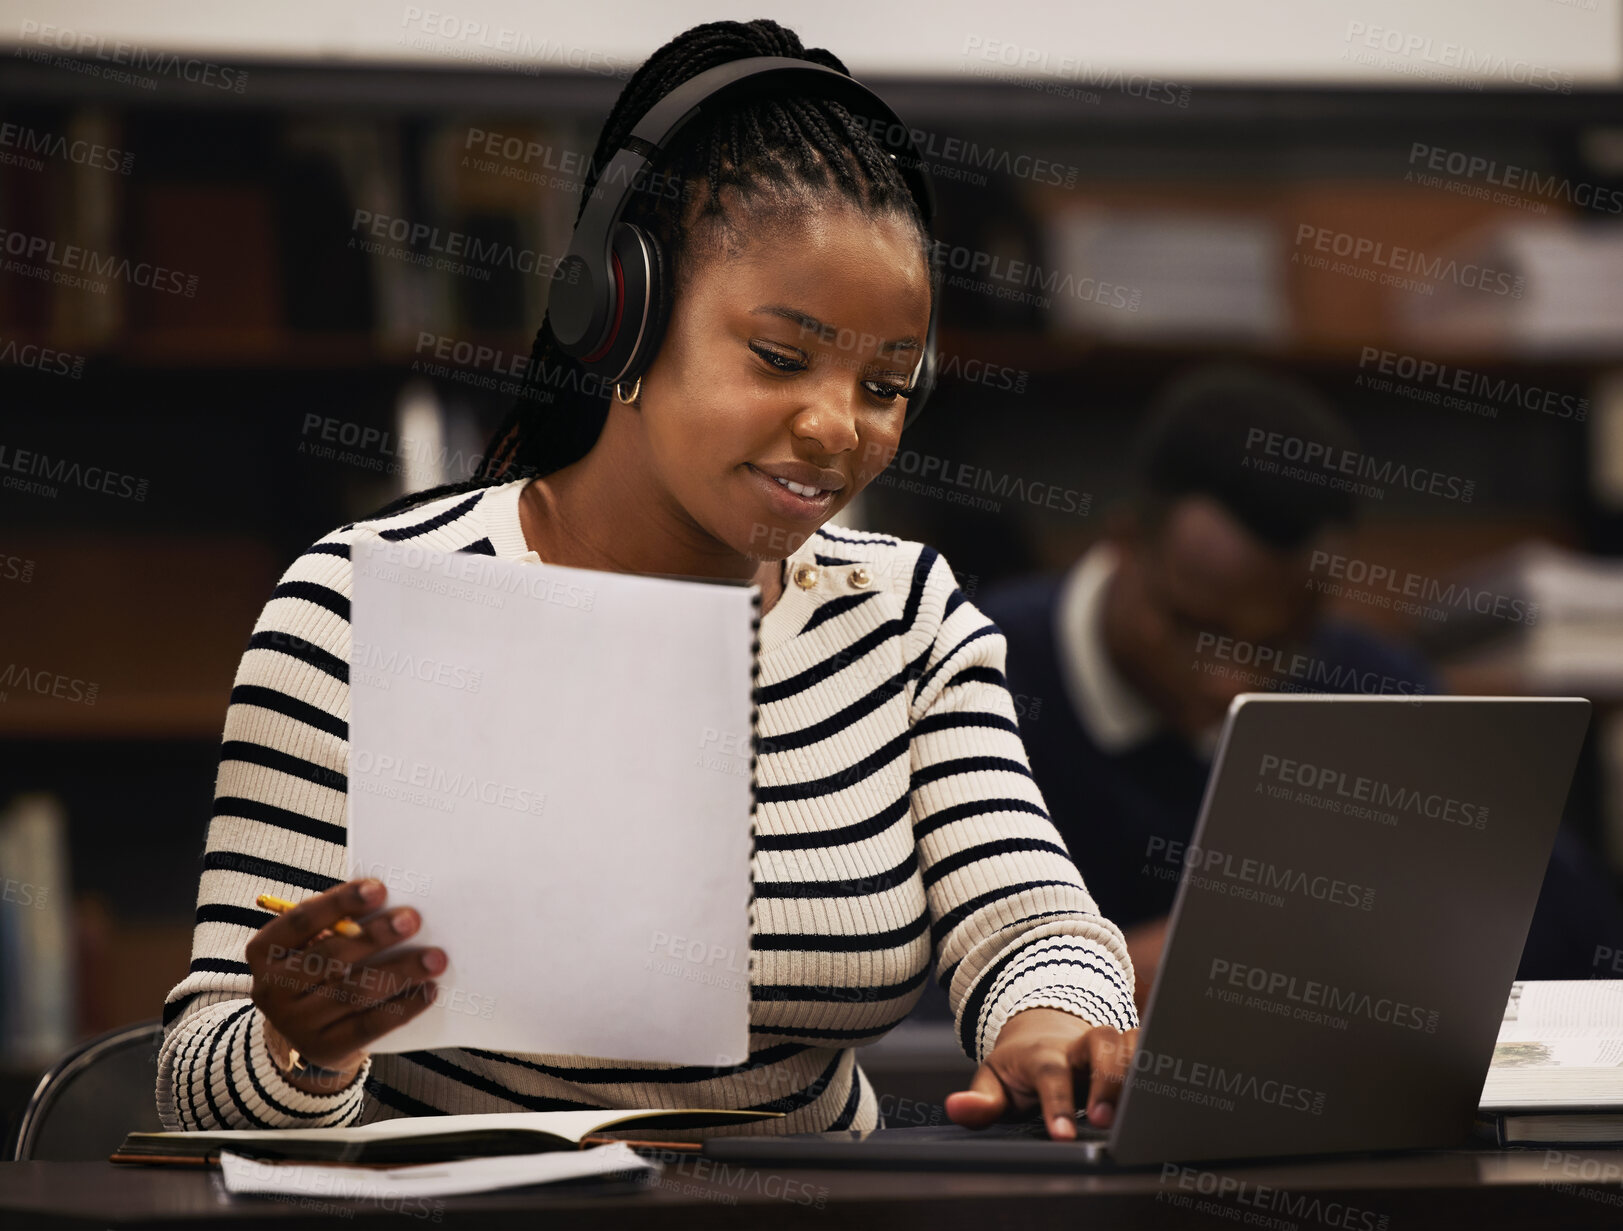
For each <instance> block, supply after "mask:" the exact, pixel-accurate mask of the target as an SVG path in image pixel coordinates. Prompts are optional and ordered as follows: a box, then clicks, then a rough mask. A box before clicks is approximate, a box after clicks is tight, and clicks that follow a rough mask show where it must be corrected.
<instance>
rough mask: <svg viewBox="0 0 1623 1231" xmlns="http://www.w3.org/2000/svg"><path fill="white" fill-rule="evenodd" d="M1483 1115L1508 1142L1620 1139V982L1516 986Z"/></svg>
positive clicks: (1622, 1071)
mask: <svg viewBox="0 0 1623 1231" xmlns="http://www.w3.org/2000/svg"><path fill="white" fill-rule="evenodd" d="M1481 1110H1482V1112H1483V1113H1484V1114H1486V1115H1492V1116H1496V1117H1497V1122H1498V1130H1499V1137H1500V1141H1501V1142H1502V1143H1506V1144H1508V1143H1511V1142H1533V1141H1551V1142H1559V1141H1590V1142H1595V1141H1623V979H1569V980H1560V981H1540V982H1528V983H1516V984H1512V986H1511V989H1510V999H1509V1001H1508V1002H1507V1003H1506V1005H1505V1018H1504V1021H1503V1023H1502V1024H1501V1025H1500V1027H1499V1041H1498V1043H1497V1044H1496V1045H1495V1046H1494V1049H1493V1063H1492V1065H1491V1066H1490V1067H1489V1069H1488V1079H1487V1082H1486V1084H1484V1086H1483V1087H1482V1101H1481Z"/></svg>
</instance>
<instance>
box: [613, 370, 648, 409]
mask: <svg viewBox="0 0 1623 1231" xmlns="http://www.w3.org/2000/svg"><path fill="white" fill-rule="evenodd" d="M624 387H625V382H624V381H619V382H617V383H616V384H615V386H614V400H615V401H616V402H619V403H620V405H622V406H630V405H631V404H632V403H633V402H635V401H636V400H637V399H638V398H639V397H641V396H642V377H640V376H639V377H637V380H636V383H635V384H633V385H632V386H631V396H630V397H627V396H626V395H625V392H624Z"/></svg>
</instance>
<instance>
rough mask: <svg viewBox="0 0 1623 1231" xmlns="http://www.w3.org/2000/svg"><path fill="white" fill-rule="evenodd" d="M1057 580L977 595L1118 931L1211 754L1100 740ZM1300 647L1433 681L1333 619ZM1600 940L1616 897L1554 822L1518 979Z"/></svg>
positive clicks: (1619, 934)
mask: <svg viewBox="0 0 1623 1231" xmlns="http://www.w3.org/2000/svg"><path fill="white" fill-rule="evenodd" d="M1064 580H1065V578H1064V576H1063V575H1048V576H1042V577H1033V578H1027V579H1023V580H1021V581H1017V582H1012V583H1008V584H1005V585H1003V586H999V587H996V588H994V589H993V590H991V591H990V592H988V593H987V594H985V595H983V596H981V597H979V598H977V600H976V605H977V606H978V607H979V608H980V609H981V610H982V611H983V612H985V613H986V614H987V615H988V616H990V617H991V618H992V620H994V621H995V622H996V623H997V625H998V626H999V627H1000V628H1001V629H1002V630H1003V633H1004V635H1005V636H1006V637H1007V639H1008V662H1007V673H1008V681H1009V690H1010V691H1011V692H1012V693H1014V694H1015V696H1016V698H1017V706H1016V708H1017V710H1019V711H1020V733H1021V736H1022V737H1023V738H1024V740H1025V745H1026V751H1027V753H1028V754H1029V756H1030V759H1031V768H1032V772H1033V773H1034V774H1035V775H1036V779H1037V785H1038V787H1039V788H1040V789H1041V791H1042V794H1043V798H1044V800H1045V801H1046V802H1047V804H1048V809H1049V813H1050V814H1051V815H1052V816H1053V818H1054V823H1055V825H1056V826H1058V828H1059V831H1060V833H1061V835H1062V836H1063V837H1064V839H1065V844H1066V846H1067V847H1068V848H1069V849H1070V851H1071V855H1072V858H1074V859H1075V861H1076V863H1077V865H1078V867H1079V869H1080V870H1081V872H1082V876H1083V879H1084V880H1085V881H1086V883H1087V886H1088V889H1089V891H1090V892H1091V893H1092V894H1093V897H1094V900H1095V901H1096V902H1097V903H1098V904H1099V909H1100V911H1101V912H1103V914H1104V915H1105V917H1106V918H1108V919H1110V920H1111V921H1112V922H1113V923H1115V924H1117V925H1118V926H1119V927H1122V928H1124V929H1125V928H1129V927H1132V926H1133V925H1134V924H1137V923H1143V922H1146V921H1149V920H1152V919H1157V918H1160V917H1161V916H1163V915H1165V914H1167V913H1168V912H1169V911H1170V910H1171V909H1172V900H1173V897H1174V896H1175V894H1176V892H1177V883H1178V882H1177V872H1178V865H1177V864H1176V862H1171V861H1169V860H1168V858H1167V854H1166V852H1167V851H1168V844H1169V843H1174V842H1177V843H1186V842H1188V841H1189V839H1190V837H1191V836H1192V834H1193V832H1194V827H1195V819H1196V815H1197V814H1198V812H1199V810H1200V800H1201V796H1202V794H1203V792H1204V791H1205V787H1206V776H1207V771H1208V770H1209V768H1210V765H1209V763H1208V762H1207V761H1206V760H1204V759H1203V758H1202V757H1201V756H1200V754H1199V753H1197V752H1196V751H1195V750H1194V749H1193V748H1192V747H1191V746H1190V745H1189V743H1188V742H1187V741H1185V740H1184V739H1183V738H1182V737H1180V736H1178V735H1176V734H1173V733H1171V732H1170V731H1161V732H1157V733H1156V734H1154V735H1152V736H1151V737H1150V738H1148V739H1146V740H1144V741H1142V742H1139V743H1136V744H1134V745H1132V746H1130V747H1128V748H1127V749H1125V750H1124V751H1122V752H1119V753H1112V752H1107V751H1105V750H1103V749H1101V748H1100V747H1099V745H1098V744H1097V743H1096V742H1095V741H1094V739H1093V738H1092V737H1091V736H1090V735H1089V734H1088V732H1087V730H1086V729H1085V728H1084V727H1083V725H1082V722H1081V720H1080V718H1079V717H1078V714H1077V711H1076V708H1075V705H1074V703H1073V701H1072V698H1071V696H1070V694H1069V692H1068V690H1067V688H1066V683H1065V679H1066V677H1065V670H1064V668H1063V665H1062V663H1061V659H1060V655H1061V654H1062V652H1063V651H1062V649H1061V646H1060V643H1059V641H1058V640H1057V637H1056V627H1055V625H1056V620H1055V615H1056V607H1057V605H1058V602H1059V598H1060V593H1061V589H1062V586H1063V583H1064ZM1311 652H1312V653H1313V655H1314V656H1315V657H1316V658H1317V659H1319V660H1321V661H1322V662H1324V663H1325V664H1327V665H1328V666H1330V667H1331V668H1332V669H1334V668H1341V667H1345V668H1348V669H1349V670H1347V671H1346V672H1339V671H1335V670H1332V672H1331V673H1332V674H1337V675H1354V673H1356V677H1358V678H1367V673H1369V672H1375V673H1377V674H1380V675H1385V676H1388V677H1390V678H1392V679H1394V680H1403V681H1409V682H1410V683H1412V684H1414V685H1417V686H1419V688H1418V690H1420V691H1424V692H1426V693H1436V692H1438V691H1441V690H1440V688H1439V687H1438V685H1437V680H1436V678H1435V676H1434V675H1433V674H1432V672H1431V671H1430V670H1429V669H1428V668H1427V667H1426V665H1425V664H1424V663H1423V662H1422V661H1421V660H1420V659H1419V658H1417V657H1416V656H1415V655H1413V654H1411V653H1409V652H1407V651H1405V650H1402V649H1400V648H1398V647H1396V646H1393V645H1391V644H1389V643H1387V642H1385V641H1382V640H1381V639H1379V638H1377V637H1375V636H1373V635H1372V634H1370V633H1368V632H1365V631H1362V630H1360V629H1357V628H1355V627H1353V626H1351V625H1348V624H1345V623H1339V622H1333V621H1326V622H1324V623H1323V624H1321V626H1320V628H1319V630H1318V633H1317V635H1316V637H1315V639H1314V642H1313V645H1312V650H1311ZM1326 691H1335V690H1334V689H1326ZM1173 849H1174V850H1180V849H1181V848H1173ZM1600 945H1605V946H1610V947H1611V948H1612V949H1613V950H1617V949H1619V948H1623V905H1620V903H1619V901H1618V897H1617V893H1616V890H1615V888H1614V886H1613V885H1612V884H1611V881H1610V877H1609V876H1608V875H1607V874H1606V873H1605V871H1604V870H1603V868H1602V867H1601V864H1600V861H1599V859H1598V858H1597V857H1596V856H1595V855H1594V854H1593V853H1592V852H1590V851H1589V850H1588V849H1587V848H1586V847H1585V846H1584V844H1583V842H1582V841H1581V840H1580V839H1579V838H1578V837H1577V835H1576V834H1574V833H1573V832H1572V831H1571V830H1570V828H1569V827H1568V826H1565V825H1564V826H1563V827H1562V830H1561V833H1560V835H1559V837H1558V839H1557V841H1556V847H1555V853H1554V854H1553V855H1552V857H1551V860H1550V868H1549V871H1548V873H1547V874H1546V877H1545V881H1544V888H1543V891H1542V892H1541V894H1540V896H1539V903H1538V909H1537V912H1536V913H1535V915H1534V919H1533V926H1532V929H1531V931H1530V932H1529V935H1528V939H1527V945H1526V948H1525V949H1524V950H1523V953H1522V962H1521V967H1520V969H1519V970H1518V972H1517V977H1518V978H1521V979H1583V978H1589V977H1591V976H1593V975H1595V974H1596V973H1604V972H1598V971H1597V968H1596V965H1595V954H1596V947H1597V946H1600Z"/></svg>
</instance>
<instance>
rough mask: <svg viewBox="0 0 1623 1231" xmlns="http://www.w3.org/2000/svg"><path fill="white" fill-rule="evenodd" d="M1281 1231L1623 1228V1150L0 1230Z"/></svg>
mask: <svg viewBox="0 0 1623 1231" xmlns="http://www.w3.org/2000/svg"><path fill="white" fill-rule="evenodd" d="M232 1223H240V1224H241V1225H243V1226H245V1227H252V1228H255V1229H256V1231H258V1229H262V1228H271V1227H298V1228H313V1227H325V1226H337V1227H377V1226H382V1225H389V1226H396V1227H399V1226H408V1225H427V1226H434V1227H525V1228H530V1229H531V1231H533V1228H535V1227H537V1226H539V1225H546V1226H567V1227H626V1228H636V1229H637V1231H647V1229H649V1228H665V1227H672V1228H675V1227H694V1228H705V1229H707V1231H708V1229H711V1228H726V1227H759V1226H763V1225H770V1226H771V1227H772V1228H773V1229H774V1231H791V1229H792V1228H798V1227H816V1228H819V1229H820V1231H829V1229H830V1228H837V1229H838V1231H851V1229H853V1228H858V1227H867V1226H874V1227H879V1226H883V1227H886V1228H894V1227H896V1226H924V1227H931V1228H949V1227H974V1228H977V1229H978V1231H981V1229H985V1228H991V1227H1020V1228H1022V1229H1024V1228H1035V1227H1056V1228H1064V1229H1065V1231H1076V1228H1078V1227H1098V1228H1105V1227H1118V1226H1132V1227H1225V1226H1226V1227H1237V1226H1238V1227H1268V1228H1277V1229H1278V1231H1290V1229H1291V1228H1299V1229H1301V1231H1311V1229H1316V1228H1321V1227H1332V1228H1342V1229H1344V1231H1411V1229H1414V1228H1453V1227H1458V1228H1469V1229H1471V1231H1477V1229H1478V1228H1487V1227H1518V1228H1537V1231H1550V1229H1551V1228H1564V1227H1612V1228H1616V1227H1618V1226H1623V1150H1574V1151H1551V1152H1548V1153H1547V1152H1546V1151H1545V1150H1543V1149H1526V1150H1516V1151H1505V1152H1497V1151H1454V1152H1442V1153H1427V1154H1407V1155H1393V1156H1387V1157H1382V1158H1368V1157H1361V1158H1352V1159H1340V1160H1319V1161H1310V1162H1300V1163H1290V1164H1283V1163H1263V1164H1256V1165H1250V1166H1242V1165H1229V1166H1225V1167H1222V1168H1221V1169H1213V1170H1210V1171H1201V1170H1198V1169H1195V1168H1189V1169H1187V1170H1183V1171H1179V1172H1176V1173H1172V1174H1169V1175H1166V1176H1163V1174H1162V1171H1161V1170H1159V1169H1156V1170H1149V1171H1136V1172H1132V1173H1124V1174H1114V1175H1110V1174H1096V1173H1095V1174H1077V1175H1074V1176H1073V1175H1052V1174H1049V1175H1030V1174H1027V1175H1019V1174H1009V1173H998V1174H989V1173H944V1172H919V1171H826V1170H810V1169H804V1170H803V1169H800V1168H776V1169H767V1168H753V1167H738V1166H727V1167H723V1165H722V1164H719V1163H715V1162H710V1161H708V1160H704V1159H699V1158H688V1159H683V1160H682V1162H681V1163H679V1164H673V1165H670V1166H667V1167H666V1169H665V1172H664V1174H663V1176H662V1177H661V1179H660V1180H659V1182H658V1183H657V1184H656V1185H655V1186H654V1187H652V1188H650V1189H648V1190H646V1191H637V1192H631V1191H626V1190H624V1189H623V1188H622V1189H618V1190H614V1191H609V1192H604V1191H602V1190H601V1189H599V1190H597V1191H568V1190H564V1189H556V1188H554V1189H546V1188H533V1189H529V1190H526V1191H523V1192H519V1193H493V1194H489V1195H484V1196H475V1197H454V1198H446V1199H444V1200H443V1201H410V1202H406V1203H404V1205H400V1204H396V1205H394V1206H393V1208H390V1207H389V1205H388V1203H378V1202H367V1201H348V1202H333V1201H330V1200H328V1199H325V1198H324V1197H322V1196H321V1195H320V1194H311V1195H310V1196H308V1197H300V1198H290V1199H286V1200H271V1199H265V1198H257V1197H232V1196H230V1195H229V1194H227V1193H226V1192H225V1190H224V1189H223V1187H222V1186H221V1184H220V1179H219V1173H218V1172H213V1171H185V1170H176V1169H170V1168H148V1167H115V1166H113V1165H112V1164H111V1163H5V1164H0V1227H26V1228H29V1229H30V1231H32V1229H33V1228H40V1227H102V1228H109V1227H159V1226H176V1227H221V1226H228V1225H230V1224H232Z"/></svg>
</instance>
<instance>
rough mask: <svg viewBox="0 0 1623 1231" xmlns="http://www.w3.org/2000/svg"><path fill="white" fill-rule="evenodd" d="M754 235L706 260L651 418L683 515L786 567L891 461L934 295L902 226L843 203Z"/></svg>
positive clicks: (747, 552) (694, 278) (657, 470)
mask: <svg viewBox="0 0 1623 1231" xmlns="http://www.w3.org/2000/svg"><path fill="white" fill-rule="evenodd" d="M743 229H744V230H745V234H744V235H742V236H740V237H739V239H738V240H737V241H736V242H729V244H728V248H729V251H727V253H726V254H725V255H722V254H721V253H719V252H718V253H716V254H714V255H709V256H705V257H700V258H698V259H697V260H696V261H695V264H694V267H693V268H692V270H691V272H690V274H689V277H688V279H687V281H686V284H685V285H684V286H683V287H682V288H681V289H680V291H679V293H678V294H677V297H676V300H675V303H674V306H673V311H672V313H671V321H670V325H669V327H668V329H667V332H666V335H665V339H664V342H663V344H662V345H661V347H660V351H659V355H658V357H657V358H656V359H655V361H654V362H653V364H652V365H650V367H649V369H648V372H647V374H646V375H645V376H644V377H643V382H642V394H641V397H640V399H639V401H640V406H641V409H640V413H641V416H642V422H643V431H644V433H645V436H646V443H647V447H648V454H649V463H650V466H651V469H652V470H653V473H654V476H655V478H656V480H657V482H658V483H659V484H660V485H661V486H662V487H663V488H664V491H665V493H666V494H668V496H669V497H670V498H671V499H672V500H673V501H674V502H675V504H676V505H677V506H678V510H677V511H678V512H679V515H685V518H686V519H688V520H690V521H691V522H692V523H693V524H694V525H696V526H697V527H698V528H699V529H700V530H701V531H703V532H704V533H705V534H706V535H708V536H709V537H710V538H712V539H714V540H716V541H718V542H721V543H723V544H726V545H727V546H728V547H730V548H731V549H732V550H734V551H736V552H738V553H739V554H741V555H744V556H748V557H751V558H755V559H763V560H776V559H781V558H782V557H784V556H786V555H788V554H790V553H791V552H793V551H794V550H795V549H796V548H798V547H799V546H800V545H801V544H802V543H803V542H805V540H806V539H807V537H809V536H810V535H811V534H812V533H813V532H814V531H815V530H816V529H817V527H818V526H820V525H821V524H822V523H823V522H825V521H827V520H828V519H829V518H830V517H831V516H833V515H834V514H835V513H837V512H838V511H839V510H840V509H841V508H843V507H844V506H845V505H847V504H849V503H850V501H851V500H852V498H853V497H855V496H856V494H857V493H858V492H859V491H861V490H862V489H863V487H865V486H866V485H867V484H868V483H869V482H870V481H871V480H872V479H873V478H874V476H875V475H877V474H879V473H880V472H881V471H882V470H884V468H885V467H886V466H888V465H889V464H890V460H891V458H892V457H893V456H894V455H895V453H896V446H897V441H898V440H899V438H900V436H901V431H902V421H903V419H904V418H905V416H906V414H907V400H906V399H905V398H903V397H901V396H900V391H901V390H903V389H906V388H907V387H908V385H909V383H910V382H911V380H912V376H913V370H914V368H915V367H916V366H917V364H918V361H919V357H920V355H921V354H922V347H923V344H924V337H925V332H926V330H927V329H928V326H929V321H930V283H929V277H928V272H927V270H926V268H925V263H924V259H923V254H922V252H921V251H920V245H919V241H918V236H917V233H916V232H915V231H914V230H913V228H912V226H911V225H910V224H909V223H908V222H907V220H905V219H903V218H901V217H896V216H892V215H884V216H881V217H874V216H871V215H864V214H862V213H859V212H857V211H856V210H854V209H851V208H848V207H845V206H839V207H835V208H830V209H823V210H817V211H815V212H811V213H808V214H803V215H800V216H799V217H797V218H796V219H795V220H794V221H793V222H791V223H786V224H784V225H782V226H780V227H777V228H773V229H771V230H770V231H763V229H762V228H760V227H754V228H743ZM616 410H619V408H618V407H616ZM780 480H786V481H788V482H789V483H792V484H794V487H787V486H785V485H784V482H782V481H780Z"/></svg>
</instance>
